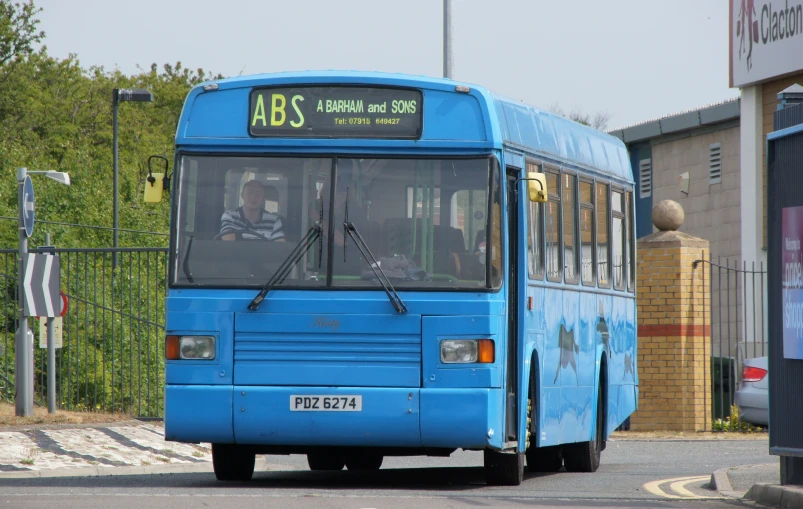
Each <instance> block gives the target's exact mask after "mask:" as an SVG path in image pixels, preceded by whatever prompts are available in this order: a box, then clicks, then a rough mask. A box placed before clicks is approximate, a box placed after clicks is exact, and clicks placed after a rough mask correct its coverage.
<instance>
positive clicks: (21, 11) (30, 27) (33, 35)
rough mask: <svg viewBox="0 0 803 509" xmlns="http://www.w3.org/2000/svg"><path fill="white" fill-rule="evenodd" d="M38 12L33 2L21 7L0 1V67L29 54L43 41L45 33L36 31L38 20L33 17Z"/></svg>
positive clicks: (29, 0) (38, 9) (6, 1)
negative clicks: (34, 46) (35, 45)
mask: <svg viewBox="0 0 803 509" xmlns="http://www.w3.org/2000/svg"><path fill="white" fill-rule="evenodd" d="M40 12H42V9H41V8H37V7H35V6H34V4H33V0H28V3H23V4H21V5H20V4H19V3H18V2H17V3H11V2H10V1H8V0H0V66H4V65H5V64H6V63H7V62H9V61H11V60H14V59H16V58H19V57H21V56H23V55H26V54H28V53H30V52H31V51H32V46H33V45H34V44H38V43H39V42H41V41H42V39H44V37H45V33H44V32H42V31H38V32H37V31H36V29H37V26H38V25H39V20H38V19H36V17H35V16H36V15H37V14H39V13H40Z"/></svg>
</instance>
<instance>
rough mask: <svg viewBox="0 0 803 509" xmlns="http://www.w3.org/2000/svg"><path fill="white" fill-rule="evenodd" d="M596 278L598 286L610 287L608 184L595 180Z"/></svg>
mask: <svg viewBox="0 0 803 509" xmlns="http://www.w3.org/2000/svg"><path fill="white" fill-rule="evenodd" d="M596 205H597V279H598V281H599V286H601V287H605V288H607V287H610V285H611V266H610V265H609V264H608V184H601V183H599V182H597V203H596Z"/></svg>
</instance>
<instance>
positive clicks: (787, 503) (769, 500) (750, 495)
mask: <svg viewBox="0 0 803 509" xmlns="http://www.w3.org/2000/svg"><path fill="white" fill-rule="evenodd" d="M744 498H745V499H747V500H752V501H753V502H758V503H759V504H763V505H768V506H772V507H780V508H781V509H797V508H800V507H803V488H798V487H792V486H781V485H778V484H754V485H753V487H752V488H750V490H748V492H747V494H746V495H745V496H744Z"/></svg>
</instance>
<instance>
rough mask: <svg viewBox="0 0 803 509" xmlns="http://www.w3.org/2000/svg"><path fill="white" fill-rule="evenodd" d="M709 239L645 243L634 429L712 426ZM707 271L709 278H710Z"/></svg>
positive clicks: (675, 236) (671, 237)
mask: <svg viewBox="0 0 803 509" xmlns="http://www.w3.org/2000/svg"><path fill="white" fill-rule="evenodd" d="M707 257H708V241H705V240H702V239H698V238H696V237H692V236H690V235H687V234H684V233H680V232H658V233H654V234H652V235H649V236H647V237H644V238H643V239H641V240H639V243H638V267H639V274H638V288H639V293H638V297H637V304H638V337H639V347H638V366H639V389H640V390H639V409H638V411H636V413H634V414H633V416H632V418H631V421H630V424H631V429H633V430H674V431H700V430H705V429H709V426H710V420H711V391H710V377H711V374H710V356H711V350H710V343H709V341H708V335H709V333H710V317H711V313H710V295H709V285H708V272H707V271H708V270H709V269H708V267H707V266H705V265H704V264H698V265H697V266H696V267H695V266H694V262H695V260H698V259H701V258H707ZM704 272H705V274H704Z"/></svg>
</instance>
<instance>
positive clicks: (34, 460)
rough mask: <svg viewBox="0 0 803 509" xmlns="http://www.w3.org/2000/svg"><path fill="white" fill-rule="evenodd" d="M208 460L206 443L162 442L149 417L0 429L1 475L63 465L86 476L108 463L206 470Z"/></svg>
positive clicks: (36, 473)
mask: <svg viewBox="0 0 803 509" xmlns="http://www.w3.org/2000/svg"><path fill="white" fill-rule="evenodd" d="M211 461H212V454H211V446H210V444H199V445H194V444H180V443H176V442H166V441H165V439H164V428H163V427H162V426H161V423H154V422H139V421H127V422H124V423H114V424H100V425H96V426H91V425H90V426H81V427H78V426H69V425H62V426H42V427H41V428H38V427H33V426H32V427H30V429H13V430H9V431H0V478H3V477H25V476H26V475H25V473H28V474H31V476H37V477H38V476H43V475H47V472H54V471H65V470H75V474H76V475H86V472H92V471H94V472H98V473H101V472H103V470H104V469H106V468H108V467H118V468H119V467H138V468H137V469H135V471H136V472H139V473H144V472H141V471H142V468H141V467H164V468H158V469H156V468H148V469H147V470H148V471H150V470H160V471H211V467H212V465H211ZM79 470H80V472H79ZM114 471H115V472H116V473H117V472H119V473H123V472H129V471H131V469H130V468H124V469H123V470H117V469H115V470H114ZM132 473H133V471H132ZM65 474H66V472H65V473H63V474H62V475H65ZM95 475H98V474H97V473H96V474H95ZM100 475H103V474H102V473H101V474H100Z"/></svg>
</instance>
